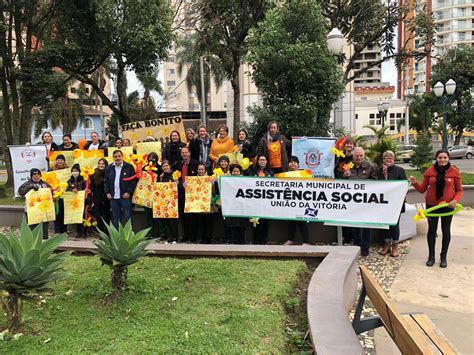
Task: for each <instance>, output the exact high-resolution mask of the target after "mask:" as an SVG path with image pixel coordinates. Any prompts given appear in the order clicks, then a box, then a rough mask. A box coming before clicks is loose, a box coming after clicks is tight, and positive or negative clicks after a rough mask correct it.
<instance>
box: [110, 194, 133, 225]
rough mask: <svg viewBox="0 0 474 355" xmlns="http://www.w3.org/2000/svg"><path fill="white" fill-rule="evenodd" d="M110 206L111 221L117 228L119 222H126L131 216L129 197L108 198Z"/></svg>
mask: <svg viewBox="0 0 474 355" xmlns="http://www.w3.org/2000/svg"><path fill="white" fill-rule="evenodd" d="M110 207H111V208H112V223H113V224H114V226H115V228H118V226H119V223H123V224H125V223H127V221H128V220H129V219H130V218H131V216H132V200H131V199H130V198H129V199H126V200H125V199H123V198H120V199H112V200H110Z"/></svg>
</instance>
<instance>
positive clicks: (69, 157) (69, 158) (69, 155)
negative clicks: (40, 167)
mask: <svg viewBox="0 0 474 355" xmlns="http://www.w3.org/2000/svg"><path fill="white" fill-rule="evenodd" d="M60 154H62V155H64V158H65V159H66V164H67V166H69V168H71V167H72V166H73V165H74V157H73V151H72V150H65V151H59V150H55V151H53V152H49V167H50V168H52V167H53V164H54V162H55V161H56V158H57V157H58V155H60Z"/></svg>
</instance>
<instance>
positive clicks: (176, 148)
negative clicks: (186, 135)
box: [163, 142, 186, 166]
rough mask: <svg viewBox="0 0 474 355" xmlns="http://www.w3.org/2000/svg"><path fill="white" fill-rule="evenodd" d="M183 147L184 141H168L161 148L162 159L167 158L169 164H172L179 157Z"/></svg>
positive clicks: (184, 145)
mask: <svg viewBox="0 0 474 355" xmlns="http://www.w3.org/2000/svg"><path fill="white" fill-rule="evenodd" d="M183 147H186V143H183V142H178V143H168V144H167V145H166V147H165V149H164V150H163V160H168V161H169V162H170V165H171V166H173V165H174V164H175V163H176V162H177V161H179V160H180V159H181V148H183Z"/></svg>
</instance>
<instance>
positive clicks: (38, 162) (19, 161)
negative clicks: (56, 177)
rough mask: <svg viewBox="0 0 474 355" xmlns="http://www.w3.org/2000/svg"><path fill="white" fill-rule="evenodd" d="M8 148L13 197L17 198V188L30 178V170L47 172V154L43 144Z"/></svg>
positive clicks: (10, 146)
mask: <svg viewBox="0 0 474 355" xmlns="http://www.w3.org/2000/svg"><path fill="white" fill-rule="evenodd" d="M8 148H9V149H10V156H11V159H12V169H13V184H14V189H15V197H19V196H20V195H18V188H19V187H20V186H21V184H23V183H24V182H25V181H26V180H28V179H29V178H30V170H31V169H32V168H38V169H40V170H41V171H47V170H48V161H47V160H46V156H47V154H48V153H47V150H46V146H45V145H44V144H38V145H30V146H26V145H9V146H8Z"/></svg>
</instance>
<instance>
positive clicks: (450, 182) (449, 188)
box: [413, 166, 462, 206]
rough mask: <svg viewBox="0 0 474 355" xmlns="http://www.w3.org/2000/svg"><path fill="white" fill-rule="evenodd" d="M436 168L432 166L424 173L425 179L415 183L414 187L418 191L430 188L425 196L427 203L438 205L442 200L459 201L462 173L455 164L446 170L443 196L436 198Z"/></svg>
mask: <svg viewBox="0 0 474 355" xmlns="http://www.w3.org/2000/svg"><path fill="white" fill-rule="evenodd" d="M436 175H437V173H436V170H435V168H434V167H433V166H432V167H430V168H429V169H428V170H426V171H425V173H424V174H423V181H422V182H421V184H418V183H416V184H414V185H413V187H414V188H415V189H416V190H417V191H418V192H422V193H423V192H425V191H426V190H428V192H427V193H426V196H425V200H426V204H427V205H431V206H436V205H438V204H439V203H440V202H443V201H444V202H450V201H452V200H456V201H458V202H459V200H461V197H462V181H461V174H459V171H458V169H456V168H455V167H454V166H451V167H450V168H449V169H448V170H446V175H445V180H446V183H445V185H444V191H443V196H442V197H441V198H440V199H439V200H437V199H436Z"/></svg>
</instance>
